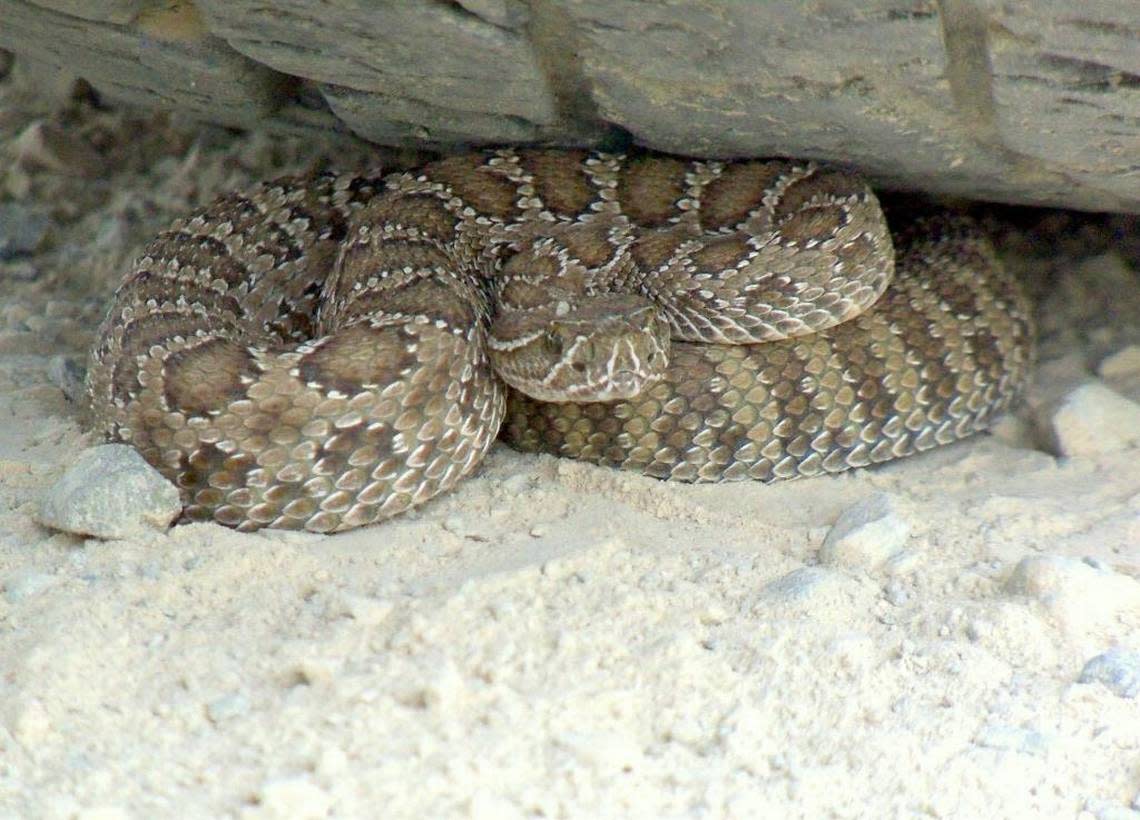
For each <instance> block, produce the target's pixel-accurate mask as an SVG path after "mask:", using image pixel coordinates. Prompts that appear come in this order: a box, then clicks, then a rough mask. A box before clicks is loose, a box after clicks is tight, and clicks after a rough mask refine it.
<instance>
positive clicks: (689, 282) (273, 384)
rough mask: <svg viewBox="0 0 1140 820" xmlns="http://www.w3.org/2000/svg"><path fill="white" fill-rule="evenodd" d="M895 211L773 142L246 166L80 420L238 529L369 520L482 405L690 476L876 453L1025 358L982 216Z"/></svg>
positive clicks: (975, 426) (193, 224)
mask: <svg viewBox="0 0 1140 820" xmlns="http://www.w3.org/2000/svg"><path fill="white" fill-rule="evenodd" d="M912 223H913V224H911V225H909V226H908V227H906V228H904V229H901V230H899V231H898V232H896V233H895V235H894V237H893V242H892V236H891V234H890V232H889V231H888V229H887V226H886V222H885V220H884V217H883V214H882V212H881V210H880V208H879V206H878V202H877V200H876V198H875V196H874V195H873V194H872V193H871V192H870V191H869V190H868V189H867V187H866V186H865V184H864V183H863V182H861V181H860V180H859V179H858V178H856V177H854V176H852V175H850V174H847V173H844V172H841V171H838V170H833V169H827V168H821V167H818V166H816V165H815V164H813V163H810V162H794V161H775V162H760V161H740V162H714V161H695V160H685V159H680V158H674V157H667V156H656V155H638V156H630V157H624V156H618V155H606V154H591V153H587V152H584V151H543V150H534V151H524V150H518V151H516V150H498V151H489V152H483V153H475V154H469V155H463V156H457V157H451V158H447V159H442V160H439V161H437V162H433V163H430V164H428V165H426V166H424V167H422V168H420V169H418V170H415V171H411V172H399V173H393V174H390V175H388V176H385V177H381V176H378V175H376V176H338V175H332V174H326V175H321V176H317V177H312V178H306V179H298V178H293V179H286V180H279V181H276V182H271V183H266V184H263V185H262V186H260V187H258V188H256V189H255V190H253V191H251V192H248V193H245V194H232V195H229V196H224V197H222V198H221V199H219V200H217V201H216V202H215V203H214V204H212V205H210V206H209V207H207V208H206V209H204V210H203V211H201V212H199V213H197V214H195V215H193V216H191V217H189V218H186V219H181V220H179V221H177V222H175V223H174V225H173V226H171V228H170V229H169V230H167V231H165V232H163V233H162V234H160V235H159V236H158V237H157V238H156V239H154V240H153V241H152V242H151V243H150V244H149V245H148V246H147V247H146V249H145V250H144V252H143V254H142V256H141V258H140V259H139V260H138V261H137V262H136V263H135V265H134V267H133V268H132V269H131V271H130V272H129V273H128V274H127V276H126V277H125V279H124V280H123V282H122V284H121V285H120V287H119V289H118V290H117V292H116V294H115V297H114V301H113V303H112V305H111V308H110V310H109V312H108V314H107V318H106V319H105V321H104V322H103V324H102V326H101V328H100V330H99V335H98V340H97V342H96V344H95V347H94V349H93V351H92V354H91V361H90V364H89V367H88V382H87V386H88V396H89V399H90V409H91V417H92V424H93V427H94V428H96V429H97V430H99V431H102V432H103V433H104V434H106V436H107V437H108V438H111V439H115V440H120V441H124V442H127V443H130V444H132V445H133V446H135V447H136V448H137V449H138V450H139V451H140V452H141V453H142V454H143V455H144V456H145V457H146V459H147V460H148V461H150V462H151V463H152V464H154V465H155V466H156V467H158V468H159V469H160V470H161V471H162V472H163V473H164V474H165V475H167V476H168V477H169V478H170V479H172V480H173V481H174V482H175V483H176V484H177V486H178V487H179V488H180V491H181V493H182V497H183V501H184V504H185V515H186V516H187V517H189V518H190V519H197V520H201V519H211V518H212V519H214V520H216V521H219V522H221V523H223V524H226V525H229V526H235V527H238V528H239V529H253V528H257V527H262V526H273V527H290V528H305V529H310V530H316V531H332V530H341V529H347V528H349V527H356V526H360V525H363V524H369V523H372V522H374V521H378V520H381V519H384V518H387V517H390V516H392V515H395V514H397V513H399V512H401V511H403V510H406V509H408V508H409V507H412V506H414V505H416V504H419V503H421V502H423V501H426V500H427V499H429V498H431V497H432V496H434V495H436V494H437V493H440V492H443V491H445V490H447V489H449V488H451V487H452V486H454V485H455V484H456V482H458V481H459V480H460V479H461V478H463V477H464V476H466V475H468V474H470V473H471V472H472V471H473V470H474V469H475V468H476V467H477V466H478V464H479V463H480V461H481V459H482V458H483V456H484V454H485V453H486V452H487V449H488V448H489V447H490V446H491V444H492V442H493V441H494V439H495V437H496V435H497V434H498V433H499V432H500V428H502V433H503V435H504V438H505V439H506V440H507V441H508V442H509V443H510V444H511V445H512V446H515V447H517V448H520V449H522V450H528V451H542V452H548V453H555V454H558V455H564V456H572V457H577V458H582V459H586V460H589V461H593V462H596V463H599V464H607V465H613V466H618V467H623V468H626V469H632V470H637V471H640V472H642V473H646V474H648V475H652V476H657V477H660V478H671V479H678V480H682V481H723V480H732V479H758V480H761V481H770V480H774V479H780V478H791V477H794V476H810V475H815V474H819V473H825V472H836V471H840V470H844V469H847V468H850V467H858V466H862V465H866V464H872V463H876V462H881V461H885V460H888V459H892V458H898V457H900V456H905V455H907V454H910V453H913V452H916V451H920V450H924V449H927V448H929V447H932V446H935V445H937V444H942V443H946V442H949V441H954V440H956V439H958V438H961V437H963V436H966V435H969V434H970V433H973V432H975V431H977V430H980V429H983V428H984V427H986V426H987V424H988V423H989V422H990V421H991V419H993V418H994V416H995V415H996V414H998V413H999V412H1000V411H1002V410H1003V409H1005V408H1006V407H1007V406H1008V405H1009V403H1010V402H1011V401H1012V400H1013V398H1014V397H1015V396H1016V395H1017V393H1018V391H1019V389H1020V388H1021V387H1022V385H1023V384H1024V383H1025V381H1026V378H1027V373H1028V370H1029V365H1030V361H1031V358H1032V338H1031V328H1030V324H1029V320H1028V311H1027V307H1026V304H1025V301H1024V299H1023V297H1022V295H1021V294H1020V292H1019V290H1018V288H1017V287H1016V285H1015V284H1014V283H1013V282H1012V281H1011V280H1010V279H1009V278H1007V277H1006V276H1005V275H1004V274H1003V273H1002V272H1001V271H1000V269H999V267H998V266H997V264H996V262H995V259H994V257H993V253H992V251H991V250H990V248H989V246H988V245H987V244H986V242H985V241H984V239H983V238H982V237H981V236H980V234H979V233H978V232H977V231H976V230H975V229H974V228H973V227H972V226H971V225H970V224H969V223H968V222H966V221H964V220H961V219H959V218H955V217H948V216H946V217H936V218H932V219H918V220H912ZM892 273H893V277H892ZM508 386H509V387H508Z"/></svg>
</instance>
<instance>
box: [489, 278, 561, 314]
mask: <svg viewBox="0 0 1140 820" xmlns="http://www.w3.org/2000/svg"><path fill="white" fill-rule="evenodd" d="M559 284H562V282H561V280H560V281H559ZM567 284H570V283H567ZM574 285H577V290H578V291H579V292H580V291H581V283H574ZM574 285H572V286H571V288H573V287H574ZM571 288H568V289H571ZM555 297H556V294H554V293H552V292H551V288H550V285H549V283H547V282H540V283H538V284H533V283H531V282H527V281H525V280H522V279H514V280H511V281H508V282H507V284H506V285H504V286H503V289H502V290H501V291H500V292H499V299H498V304H499V306H500V308H501V309H502V308H508V309H515V310H526V309H529V308H537V307H544V306H546V305H549V304H550V302H551V300H552V299H553V298H555Z"/></svg>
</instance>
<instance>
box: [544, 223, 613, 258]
mask: <svg viewBox="0 0 1140 820" xmlns="http://www.w3.org/2000/svg"><path fill="white" fill-rule="evenodd" d="M609 236H610V229H609V225H607V224H606V223H605V222H604V221H602V222H587V223H582V224H579V225H570V226H567V227H566V228H564V229H562V230H560V231H558V233H557V234H556V235H555V237H554V238H555V241H556V242H557V243H559V244H560V245H561V246H562V247H563V248H565V249H566V250H567V251H568V252H569V254H570V256H571V257H573V258H574V259H577V260H578V261H579V262H581V263H582V264H583V265H585V266H586V267H587V268H600V267H601V266H602V265H604V264H606V263H607V262H609V261H610V260H611V259H612V258H613V256H614V253H615V250H616V249H615V248H614V246H613V245H612V244H611V243H610V241H609Z"/></svg>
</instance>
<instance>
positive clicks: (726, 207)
mask: <svg viewBox="0 0 1140 820" xmlns="http://www.w3.org/2000/svg"><path fill="white" fill-rule="evenodd" d="M790 168H791V163H787V162H734V163H731V164H729V165H727V166H725V168H724V170H723V171H722V172H721V174H720V176H718V177H717V178H716V179H714V180H713V181H712V182H710V183H709V184H708V185H706V186H705V188H704V191H702V192H701V208H700V215H701V227H702V228H704V229H705V230H709V231H715V230H718V229H720V228H731V227H735V226H736V225H739V224H740V223H741V222H743V221H744V220H745V219H747V217H748V215H749V214H750V213H752V212H753V211H757V210H759V209H761V208H763V207H764V195H765V194H766V193H768V191H769V189H770V188H771V187H772V185H773V184H774V183H775V182H776V180H777V179H779V177H780V176H781V175H782V174H785V173H787V171H788V170H789V169H790Z"/></svg>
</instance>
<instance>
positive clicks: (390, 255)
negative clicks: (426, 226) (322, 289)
mask: <svg viewBox="0 0 1140 820" xmlns="http://www.w3.org/2000/svg"><path fill="white" fill-rule="evenodd" d="M450 267H451V257H450V256H448V254H447V253H446V252H445V251H443V250H442V249H441V248H438V247H436V246H435V245H432V244H427V243H425V242H416V241H412V240H403V239H397V240H391V241H386V242H385V241H377V242H372V243H370V244H368V245H354V246H352V247H351V248H350V249H349V250H347V251H345V255H344V261H343V263H342V266H341V274H340V281H339V282H338V283H337V287H338V289H339V290H341V291H342V292H344V293H346V294H347V293H349V292H350V289H351V287H352V286H353V285H354V284H356V283H358V282H359V283H365V282H367V281H368V280H369V279H371V278H372V277H374V276H380V275H381V274H388V277H387V279H382V280H381V281H380V283H379V285H378V287H380V288H385V287H389V285H388V284H387V283H388V281H389V280H392V279H394V278H396V277H400V276H407V275H409V274H406V273H404V271H405V269H407V270H410V271H412V273H423V272H427V271H433V270H441V269H442V270H447V269H449V268H450Z"/></svg>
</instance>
